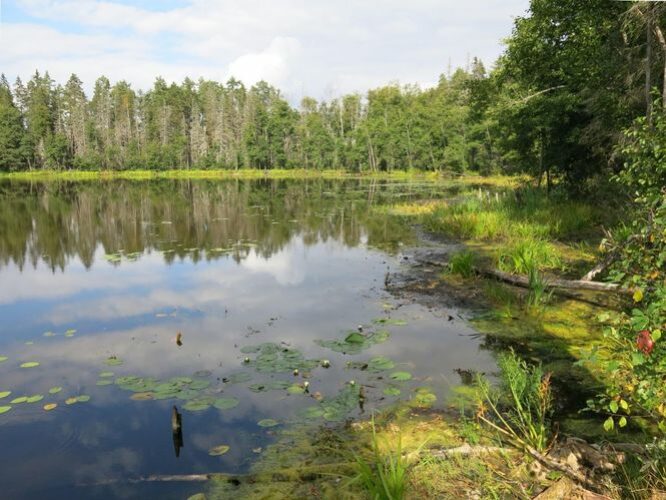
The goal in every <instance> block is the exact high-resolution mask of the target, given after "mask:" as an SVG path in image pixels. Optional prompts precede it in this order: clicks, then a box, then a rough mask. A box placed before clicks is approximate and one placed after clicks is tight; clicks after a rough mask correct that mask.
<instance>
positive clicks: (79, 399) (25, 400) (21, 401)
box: [0, 386, 90, 415]
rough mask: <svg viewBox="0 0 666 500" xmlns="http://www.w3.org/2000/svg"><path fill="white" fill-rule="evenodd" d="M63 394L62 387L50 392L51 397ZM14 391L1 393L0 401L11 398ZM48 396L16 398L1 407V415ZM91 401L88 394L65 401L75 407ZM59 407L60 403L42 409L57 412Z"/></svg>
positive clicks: (71, 397) (37, 395)
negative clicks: (20, 405) (16, 406)
mask: <svg viewBox="0 0 666 500" xmlns="http://www.w3.org/2000/svg"><path fill="white" fill-rule="evenodd" d="M60 392H62V387H60V386H56V387H51V388H50V389H49V390H48V394H49V396H55V395H56V394H59V393H60ZM11 394H12V391H0V399H2V400H6V399H7V398H8V397H9V396H11ZM45 397H46V396H45V395H44V394H33V395H31V396H27V395H23V396H18V397H15V398H14V399H12V400H9V401H8V404H6V405H2V406H0V415H1V414H3V413H7V412H8V411H10V410H11V409H12V408H13V407H14V406H15V405H17V404H33V403H39V402H40V401H43V400H44V398H45ZM88 401H90V396H88V395H87V394H80V395H78V396H70V397H68V398H67V399H65V404H66V405H73V404H75V403H87V402H88ZM57 407H58V403H54V402H51V403H46V404H44V406H42V408H43V409H44V411H51V410H55V409H56V408H57Z"/></svg>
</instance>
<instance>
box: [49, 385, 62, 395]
mask: <svg viewBox="0 0 666 500" xmlns="http://www.w3.org/2000/svg"><path fill="white" fill-rule="evenodd" d="M60 391H62V387H60V386H55V387H51V388H50V389H49V394H58V393H59V392H60Z"/></svg>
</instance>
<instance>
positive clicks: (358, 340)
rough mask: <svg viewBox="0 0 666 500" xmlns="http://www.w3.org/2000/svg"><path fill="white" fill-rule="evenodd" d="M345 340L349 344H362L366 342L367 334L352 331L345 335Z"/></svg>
mask: <svg viewBox="0 0 666 500" xmlns="http://www.w3.org/2000/svg"><path fill="white" fill-rule="evenodd" d="M345 342H347V343H349V344H362V343H364V342H365V335H363V334H361V333H359V332H351V333H350V334H349V335H347V336H346V337H345Z"/></svg>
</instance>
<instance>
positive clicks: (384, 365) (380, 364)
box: [368, 356, 395, 372]
mask: <svg viewBox="0 0 666 500" xmlns="http://www.w3.org/2000/svg"><path fill="white" fill-rule="evenodd" d="M392 368H395V363H394V362H393V361H391V360H390V359H388V358H385V357H384V356H378V357H376V358H372V359H371V360H370V361H368V370H369V371H371V372H381V371H384V370H391V369H392Z"/></svg>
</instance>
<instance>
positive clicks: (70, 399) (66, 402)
mask: <svg viewBox="0 0 666 500" xmlns="http://www.w3.org/2000/svg"><path fill="white" fill-rule="evenodd" d="M78 401H79V400H78V399H77V398H75V397H71V398H67V399H65V404H66V405H73V404H74V403H78Z"/></svg>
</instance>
